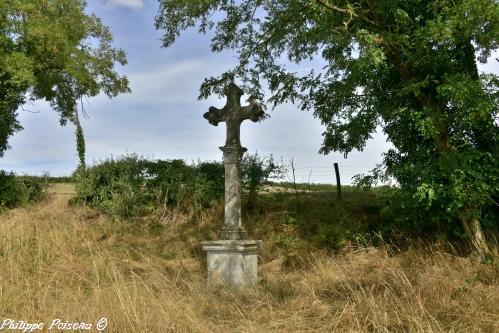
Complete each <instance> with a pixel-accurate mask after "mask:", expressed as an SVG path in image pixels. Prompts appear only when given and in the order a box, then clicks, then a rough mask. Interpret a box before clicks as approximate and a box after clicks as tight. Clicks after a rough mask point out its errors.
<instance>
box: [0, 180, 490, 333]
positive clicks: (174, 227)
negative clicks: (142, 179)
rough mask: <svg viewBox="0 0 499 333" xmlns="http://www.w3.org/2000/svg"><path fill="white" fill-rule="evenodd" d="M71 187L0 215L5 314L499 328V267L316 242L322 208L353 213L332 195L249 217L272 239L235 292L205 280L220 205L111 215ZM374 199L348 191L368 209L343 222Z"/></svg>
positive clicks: (332, 328)
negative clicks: (163, 215)
mask: <svg viewBox="0 0 499 333" xmlns="http://www.w3.org/2000/svg"><path fill="white" fill-rule="evenodd" d="M72 193H73V188H72V185H70V184H56V185H54V186H52V187H51V189H50V193H49V195H48V198H47V199H45V200H43V201H42V202H40V203H39V204H37V205H36V206H35V205H33V206H30V207H25V208H18V209H14V210H10V211H7V212H6V213H4V214H3V215H0V220H1V223H0V264H1V267H2V269H1V270H0V314H1V318H2V319H4V318H11V319H14V320H25V321H30V322H35V321H36V322H45V323H50V322H51V321H52V320H53V319H56V318H59V319H61V320H62V321H69V322H90V323H95V322H96V321H97V320H98V319H99V318H101V317H106V318H107V319H108V320H109V326H108V327H107V328H106V330H105V332H158V333H159V332H497V331H499V266H497V265H494V264H492V265H484V264H480V263H479V262H478V261H476V260H475V259H474V258H470V257H464V256H459V255H458V254H457V253H456V252H455V251H453V250H452V247H451V246H450V245H447V244H419V245H417V243H415V244H414V246H408V247H407V248H406V249H404V250H399V249H397V248H395V247H394V246H392V245H388V244H381V245H378V246H370V245H368V244H367V245H366V244H364V245H362V246H361V245H359V244H354V243H346V244H344V245H343V246H342V250H339V251H335V252H334V253H332V252H331V251H325V250H320V247H316V246H311V245H309V244H310V243H308V242H305V241H304V239H305V237H306V239H311V240H314V242H312V244H322V243H321V242H323V241H324V240H322V239H317V240H315V239H314V238H313V237H314V236H313V233H314V230H315V229H314V228H315V227H314V226H315V225H316V223H314V218H316V217H315V215H314V214H312V212H311V210H313V211H317V210H318V209H319V208H320V207H322V208H320V209H322V210H319V211H318V212H319V213H321V214H329V215H334V214H340V213H341V214H347V213H348V209H344V210H343V211H341V210H339V209H338V207H336V206H334V197H333V196H329V197H328V198H327V199H321V198H323V196H322V197H321V196H320V194H316V193H313V194H302V197H300V198H299V200H300V202H303V205H302V207H298V208H297V211H296V212H293V211H290V209H289V207H288V206H287V203H288V201H289V200H291V199H290V198H291V197H292V194H285V193H284V194H283V193H279V194H276V195H274V196H272V198H273V199H272V200H269V199H266V200H265V201H269V202H270V203H269V204H271V206H270V207H269V208H268V209H266V208H265V207H263V208H262V207H259V208H257V209H256V211H255V212H253V213H251V214H249V215H245V216H244V219H245V221H244V223H245V224H246V225H247V228H248V232H249V234H250V236H251V237H252V238H257V239H262V240H263V242H264V243H263V248H262V250H261V251H260V253H259V277H260V279H261V280H260V282H259V284H258V286H257V287H255V288H253V289H248V290H243V291H233V290H229V289H226V288H221V289H220V288H214V287H210V286H207V285H206V283H205V279H206V269H205V265H206V261H205V254H204V252H203V251H202V249H201V246H200V241H201V240H204V239H214V238H215V237H216V231H217V229H218V227H219V223H220V221H221V216H222V207H220V206H217V207H214V208H212V209H211V210H209V211H206V212H205V213H204V214H203V216H201V218H200V219H199V220H198V221H197V223H186V222H183V221H182V219H181V218H176V217H175V216H172V218H171V219H170V221H169V222H168V223H166V224H158V223H152V222H147V221H142V222H141V221H135V222H124V221H122V222H116V221H114V222H113V221H110V220H108V219H107V218H106V217H105V216H102V215H100V214H99V213H98V212H96V211H94V210H92V209H90V208H86V207H80V206H70V205H68V199H69V198H70V197H71V195H72ZM349 195H350V196H351V198H350V199H348V196H349ZM363 195H365V196H368V195H369V194H361V193H360V194H347V195H346V197H347V198H346V200H351V201H352V202H354V203H355V202H356V203H355V205H354V206H355V207H357V208H358V207H360V208H361V209H360V210H359V214H358V215H352V216H351V217H350V219H347V220H346V221H351V223H361V222H362V219H363V218H375V216H371V217H369V214H372V212H371V211H370V210H369V209H368V208H369V207H368V206H362V205H364V203H366V202H369V200H367V197H362V196H363ZM356 196H358V197H356ZM324 200H325V201H324ZM314 203H315V205H314ZM357 208H356V209H357ZM298 211H300V212H302V213H299V214H298ZM338 211H339V212H340V213H338ZM335 212H336V213H335ZM349 216H350V215H349ZM331 218H334V216H333V217H331ZM297 220H306V223H309V224H310V228H309V229H306V230H305V233H309V234H304V231H303V230H301V231H300V230H297V225H301V224H300V223H299V222H301V223H304V222H303V221H297ZM356 221H357V222H356ZM359 221H360V222H359ZM333 222H334V221H333ZM337 227H338V228H339V227H341V226H337ZM331 228H335V226H331ZM333 234H334V233H333Z"/></svg>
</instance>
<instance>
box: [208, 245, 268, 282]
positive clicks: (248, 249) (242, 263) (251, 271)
mask: <svg viewBox="0 0 499 333" xmlns="http://www.w3.org/2000/svg"><path fill="white" fill-rule="evenodd" d="M201 244H202V245H203V250H205V251H206V252H207V255H208V282H209V283H212V284H224V285H227V286H230V287H236V288H241V287H249V286H252V285H255V284H256V282H257V278H258V274H257V271H258V268H257V267H258V264H257V262H258V261H257V252H258V249H259V248H260V245H261V244H262V241H261V240H216V241H204V242H201Z"/></svg>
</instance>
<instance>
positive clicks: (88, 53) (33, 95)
mask: <svg viewBox="0 0 499 333" xmlns="http://www.w3.org/2000/svg"><path fill="white" fill-rule="evenodd" d="M86 4H87V2H86V1H84V0H50V1H49V0H2V1H1V2H0V156H1V155H2V154H3V152H4V151H5V149H7V148H8V141H7V140H8V138H9V136H11V135H12V134H13V133H14V132H15V131H18V130H20V129H21V127H20V125H19V123H18V122H17V113H16V110H17V109H18V108H19V107H20V106H22V105H23V104H24V103H26V102H27V101H30V100H31V101H32V100H37V99H44V100H46V101H48V102H49V103H50V105H51V106H52V107H53V108H54V109H55V110H56V111H57V112H58V113H59V115H60V122H61V124H62V125H64V124H66V122H67V121H68V120H69V121H71V122H75V121H76V118H75V117H76V113H75V112H76V109H77V102H78V100H79V99H80V98H82V97H84V96H86V97H93V96H96V95H98V94H100V93H104V94H106V95H107V96H109V97H115V96H117V95H118V94H120V93H123V92H128V91H129V88H128V80H127V78H126V77H124V76H120V75H118V74H117V73H116V72H115V70H114V65H115V63H118V64H121V65H124V64H125V63H126V57H125V52H124V51H123V50H120V49H116V48H113V47H112V45H111V43H112V35H111V33H110V31H109V29H108V28H107V27H106V26H104V25H103V24H102V22H101V21H100V19H99V18H98V17H96V16H95V15H89V14H86V13H85V7H86Z"/></svg>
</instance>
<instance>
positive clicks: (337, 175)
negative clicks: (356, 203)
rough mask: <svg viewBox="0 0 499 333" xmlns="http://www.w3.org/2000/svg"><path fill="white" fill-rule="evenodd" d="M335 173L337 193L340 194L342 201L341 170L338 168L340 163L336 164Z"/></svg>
mask: <svg viewBox="0 0 499 333" xmlns="http://www.w3.org/2000/svg"><path fill="white" fill-rule="evenodd" d="M334 173H336V192H337V193H338V199H339V200H341V199H342V198H341V181H340V169H339V168H338V163H334Z"/></svg>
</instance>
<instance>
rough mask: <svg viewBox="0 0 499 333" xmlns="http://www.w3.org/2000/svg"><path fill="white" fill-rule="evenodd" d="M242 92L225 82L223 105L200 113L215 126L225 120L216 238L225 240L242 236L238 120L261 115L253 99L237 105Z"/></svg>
mask: <svg viewBox="0 0 499 333" xmlns="http://www.w3.org/2000/svg"><path fill="white" fill-rule="evenodd" d="M242 95H243V91H242V90H241V89H240V88H239V87H238V86H237V85H235V84H234V83H233V82H231V83H229V85H228V86H227V89H226V96H227V103H226V104H225V106H224V107H223V108H222V109H217V108H216V107H213V106H212V107H210V108H209V111H208V112H206V113H205V114H204V115H203V117H204V118H205V119H207V120H208V122H209V123H210V124H212V125H214V126H218V123H220V122H225V123H226V127H227V138H226V140H225V146H223V147H220V149H221V150H222V151H223V154H224V165H225V214H224V225H223V227H222V230H220V238H221V239H226V240H242V239H246V231H245V230H244V228H243V226H242V222H241V159H242V156H243V154H244V152H245V151H246V150H247V149H246V148H244V147H241V140H240V127H241V123H242V122H243V121H244V120H246V119H250V120H252V121H254V122H256V121H258V120H260V119H263V118H264V116H265V112H264V111H263V109H262V108H261V106H260V105H258V104H256V103H253V102H250V104H249V105H247V106H241V96H242Z"/></svg>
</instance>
